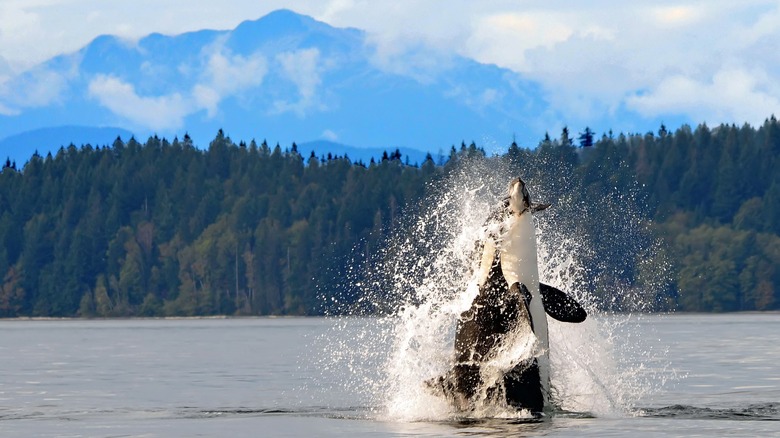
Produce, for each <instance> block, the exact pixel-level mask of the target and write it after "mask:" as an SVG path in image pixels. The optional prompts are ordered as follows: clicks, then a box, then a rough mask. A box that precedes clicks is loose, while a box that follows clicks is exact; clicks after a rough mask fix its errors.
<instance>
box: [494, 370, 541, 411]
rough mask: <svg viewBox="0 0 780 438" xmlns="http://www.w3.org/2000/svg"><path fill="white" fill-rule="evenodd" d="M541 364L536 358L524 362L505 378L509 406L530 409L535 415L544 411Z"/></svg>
mask: <svg viewBox="0 0 780 438" xmlns="http://www.w3.org/2000/svg"><path fill="white" fill-rule="evenodd" d="M540 381H541V377H540V376H539V364H538V363H537V361H536V358H534V359H529V360H527V361H523V362H521V363H520V364H518V365H517V366H516V367H515V368H514V369H513V370H512V371H510V372H508V373H507V374H506V375H505V376H504V391H505V395H506V402H507V404H508V405H511V406H514V407H516V408H523V409H528V410H529V411H531V413H533V414H540V413H541V412H543V411H544V395H543V394H542V387H541V385H540V384H539V382H540Z"/></svg>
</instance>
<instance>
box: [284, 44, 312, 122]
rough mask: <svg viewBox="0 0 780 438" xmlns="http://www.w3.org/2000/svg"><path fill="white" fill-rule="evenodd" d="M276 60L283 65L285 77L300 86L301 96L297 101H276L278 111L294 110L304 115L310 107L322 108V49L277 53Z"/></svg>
mask: <svg viewBox="0 0 780 438" xmlns="http://www.w3.org/2000/svg"><path fill="white" fill-rule="evenodd" d="M276 61H277V62H278V63H279V65H280V66H281V68H282V71H283V72H284V75H285V77H286V78H287V79H289V80H290V81H292V83H294V84H295V85H296V87H298V96H299V99H298V101H297V102H288V101H286V100H277V101H275V102H274V108H275V109H276V111H277V112H280V113H281V112H287V111H292V112H294V113H296V114H298V115H299V116H301V117H303V116H305V115H306V112H307V111H308V110H310V109H320V108H321V105H320V104H319V102H318V99H317V88H318V87H319V86H320V84H321V82H322V79H321V78H320V73H321V70H322V66H321V63H320V51H319V50H318V49H316V48H311V49H302V50H297V51H294V52H285V53H280V54H278V55H276Z"/></svg>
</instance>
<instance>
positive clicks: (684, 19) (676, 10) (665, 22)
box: [650, 5, 703, 26]
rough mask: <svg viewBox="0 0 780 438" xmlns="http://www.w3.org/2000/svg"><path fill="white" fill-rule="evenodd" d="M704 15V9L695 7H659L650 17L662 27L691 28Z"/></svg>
mask: <svg viewBox="0 0 780 438" xmlns="http://www.w3.org/2000/svg"><path fill="white" fill-rule="evenodd" d="M702 15H703V10H702V7H701V6H698V7H697V6H694V5H674V6H658V7H655V8H653V9H652V10H651V13H650V16H651V17H653V18H654V19H655V20H656V21H657V22H658V23H659V24H660V25H662V26H690V25H693V24H695V23H696V21H698V20H699V19H700V18H701V17H702Z"/></svg>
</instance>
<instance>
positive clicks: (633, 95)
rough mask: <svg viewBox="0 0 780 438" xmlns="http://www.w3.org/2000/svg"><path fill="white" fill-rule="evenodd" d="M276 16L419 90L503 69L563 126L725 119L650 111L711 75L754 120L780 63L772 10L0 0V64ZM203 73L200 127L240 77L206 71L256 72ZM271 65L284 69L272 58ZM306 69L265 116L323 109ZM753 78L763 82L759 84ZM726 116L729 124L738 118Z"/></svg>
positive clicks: (530, 1)
mask: <svg viewBox="0 0 780 438" xmlns="http://www.w3.org/2000/svg"><path fill="white" fill-rule="evenodd" d="M282 7H288V8H290V7H292V8H293V9H295V11H297V12H300V13H304V14H308V15H312V16H314V17H315V18H318V19H322V20H325V21H326V22H328V23H330V24H332V25H334V26H340V27H345V26H350V27H357V28H361V29H365V30H366V32H367V35H368V46H367V50H372V51H374V58H373V61H374V62H375V64H376V65H377V66H379V67H381V68H383V69H385V70H388V71H392V72H396V73H399V74H406V75H409V76H411V77H414V78H416V79H417V80H420V81H434V80H436V79H437V77H438V75H439V73H440V72H441V71H442V70H446V69H447V68H448V66H449V63H448V61H449V59H450V58H449V57H450V56H451V54H453V53H457V54H460V55H464V56H468V57H472V58H475V59H478V60H479V61H481V62H485V63H493V64H496V65H499V66H501V67H506V68H510V69H512V70H514V71H517V72H520V73H522V74H523V75H524V77H525V78H527V79H531V80H533V81H536V82H538V83H539V84H541V86H542V89H543V90H544V93H545V99H546V100H547V101H548V102H550V108H551V109H553V110H554V111H553V113H555V114H565V115H575V116H576V117H577V118H578V119H579V120H581V121H584V123H587V120H589V119H592V118H598V117H603V116H604V115H605V114H607V115H610V114H618V113H619V112H621V111H624V110H625V108H629V109H633V110H636V111H639V110H640V109H641V111H642V112H641V114H645V115H650V114H656V113H657V112H658V111H660V110H661V108H666V109H665V111H674V112H675V113H677V114H682V113H684V115H685V116H686V117H689V118H690V119H691V120H693V121H699V120H703V119H704V118H705V117H717V116H718V115H719V114H724V117H725V116H726V115H725V114H726V112H724V111H725V110H723V109H722V105H720V104H718V102H717V101H715V100H713V99H709V100H707V99H698V100H697V104H696V105H690V104H685V102H682V101H680V100H679V99H678V101H677V102H676V103H672V102H673V100H672V99H671V97H669V98H667V99H662V98H663V97H664V96H666V94H668V93H669V92H667V91H664V90H666V89H667V88H668V89H671V88H673V87H682V85H683V82H684V80H688V81H690V84H698V88H696V90H698V91H702V90H710V91H712V90H713V88H712V87H713V84H715V83H716V79H715V78H716V75H718V74H719V72H720V74H723V73H722V72H724V71H734V70H742V71H744V72H747V74H748V75H749V76H751V77H753V76H755V78H754V81H755V82H754V83H752V88H751V84H749V83H747V82H744V83H742V88H741V89H740V90H741V91H742V92H745V93H748V94H747V95H748V96H750V97H752V98H755V99H758V100H757V102H758V103H759V105H748V106H749V107H751V108H759V109H760V110H761V111H764V110H765V109H766V108H769V107H771V106H772V105H773V102H774V100H776V99H777V98H778V96H779V95H780V92H778V91H777V87H778V85H773V84H777V83H778V81H777V78H778V77H780V59H779V58H778V57H777V56H774V53H775V52H777V50H776V47H777V41H779V40H780V3H778V1H777V0H745V1H741V2H734V1H730V0H709V1H707V2H702V1H700V0H676V1H674V2H658V1H655V0H637V1H633V2H622V1H617V0H593V1H591V2H587V3H571V2H560V1H557V0H549V1H541V0H524V1H522V2H516V1H490V2H473V1H470V0H449V1H447V2H444V1H433V0H406V1H404V2H397V1H389V0H327V1H321V0H298V1H296V2H295V3H294V4H293V5H291V3H290V2H289V1H286V0H267V1H263V2H257V1H256V0H231V1H230V2H227V3H224V2H223V3H215V4H213V5H211V4H209V5H204V6H203V7H198V8H192V7H191V3H190V2H187V1H185V0H167V1H165V2H162V3H161V2H159V1H157V0H136V1H134V2H110V3H109V2H104V1H100V0H2V2H0V56H2V57H4V58H5V59H6V60H7V61H8V62H9V64H10V67H11V69H12V70H13V71H14V72H19V71H21V70H25V69H29V68H30V67H31V66H33V65H35V64H36V63H38V62H40V61H42V60H44V59H47V58H49V57H50V56H53V55H55V54H59V53H64V52H69V51H74V50H76V49H78V48H80V47H82V46H83V45H84V44H86V43H87V42H88V41H89V40H91V39H92V38H94V37H95V36H96V35H98V34H103V33H111V34H116V33H118V32H119V33H121V34H122V35H124V36H127V37H130V38H138V37H140V36H142V35H145V34H148V33H150V32H153V31H157V32H164V33H167V34H175V33H181V32H185V31H191V30H197V29H203V28H210V29H230V28H233V27H235V26H236V25H237V24H238V23H239V22H241V21H243V20H246V19H254V18H257V17H261V16H262V15H264V14H266V13H268V12H270V11H272V10H274V9H278V8H282ZM85 20H86V22H85ZM220 56H222V58H220ZM309 56H311V55H309ZM320 58H321V55H320ZM213 61H214V64H213V65H212V64H209V63H208V62H207V63H206V64H204V65H203V70H200V71H199V70H198V68H197V66H190V67H189V68H190V72H191V74H192V75H193V76H191V77H198V75H199V74H200V73H201V72H203V76H202V77H200V79H199V81H198V84H197V85H194V86H193V87H192V89H190V90H189V91H181V94H182V98H183V99H185V98H186V99H190V100H191V102H192V105H193V106H194V107H195V108H200V109H201V110H203V109H205V110H206V111H208V113H209V115H210V116H214V115H215V114H216V113H218V110H219V103H220V102H222V101H223V100H224V99H225V98H226V97H227V96H231V95H233V96H235V95H237V92H233V91H230V90H229V89H226V88H223V87H222V86H220V85H219V84H225V83H230V81H231V80H233V81H237V82H238V83H242V82H241V81H242V77H241V76H235V75H233V76H231V75H230V74H227V75H224V76H220V75H219V74H215V75H214V76H213V77H206V76H207V72H208V69H209V68H213V69H215V70H217V71H218V70H219V68H220V62H223V63H224V65H222V66H223V67H226V68H227V70H225V71H233V72H234V73H231V74H238V73H241V72H242V70H240V69H231V67H237V66H239V65H243V66H244V67H246V68H248V69H249V70H252V69H254V70H255V71H260V69H261V68H260V64H254V65H253V64H252V59H250V57H247V58H246V59H243V60H242V59H236V58H234V57H233V55H231V54H229V53H224V52H222V53H221V54H220V55H217V56H216V57H215V58H214V59H213ZM269 61H272V62H279V63H280V65H282V64H283V62H282V60H281V59H275V60H269ZM242 62H243V64H242ZM286 62H288V64H289V63H296V62H304V61H303V60H297V59H296V60H293V58H290V59H289V60H287V61H286ZM309 62H313V64H312V65H316V64H317V63H319V64H320V65H319V67H318V68H319V70H317V69H315V70H314V72H315V76H312V77H311V78H308V79H305V80H304V79H302V78H300V77H295V74H293V75H291V76H290V79H291V80H292V81H293V82H295V84H296V86H298V88H299V98H298V100H297V101H279V102H277V104H278V105H277V106H276V110H277V111H294V112H296V113H298V114H305V113H306V112H307V111H310V110H312V109H313V108H317V107H318V105H321V102H322V101H323V99H322V96H321V95H320V94H321V92H322V91H321V90H320V87H321V83H320V82H321V80H320V78H321V75H322V65H321V62H322V59H318V60H317V59H314V60H311V59H310V60H309ZM756 72H762V74H765V75H766V76H767V77H769V78H774V80H773V81H765V80H764V79H762V78H761V77H760V75H758V76H756V75H757V73H756ZM220 78H224V81H223V80H221V79H220ZM296 81H297V82H296ZM306 81H308V83H307V82H306ZM0 82H2V80H0ZM6 83H9V82H8V81H6ZM244 84H245V85H244V86H245V87H249V86H255V85H249V84H247V83H245V82H244ZM690 84H689V85H690ZM665 87H666V88H665ZM0 88H2V85H0ZM693 88H694V86H693V85H690V86H689V87H688V88H687V89H693ZM637 90H645V91H644V93H642V94H638V93H637ZM665 93H666V94H665ZM31 95H37V96H38V98H37V99H38V101H39V102H43V101H46V100H47V99H46V97H47V96H48V97H49V98H52V99H54V100H52V101H56V95H57V93H56V92H49V93H47V92H44V90H39V92H38V93H37V94H36V93H31ZM307 96H309V97H307ZM186 99H185V100H186ZM307 99H308V100H307ZM653 99H655V100H653ZM732 100H734V99H733V98H732ZM743 101H744V100H743ZM662 102H669V103H664V104H662ZM19 108H22V107H21V106H19V105H17V104H16V103H14V102H11V101H10V100H9V98H8V93H7V92H6V93H5V94H0V111H5V112H6V113H7V112H9V111H11V110H18V109H19ZM653 108H656V109H653ZM741 111H744V112H747V110H741ZM756 111H758V109H756ZM728 113H729V114H734V115H737V111H736V110H732V111H730V112H728ZM743 116H744V115H743ZM764 116H766V115H764ZM708 122H710V123H717V122H718V120H712V121H710V120H708ZM572 123H576V122H572ZM616 128H618V129H619V127H616Z"/></svg>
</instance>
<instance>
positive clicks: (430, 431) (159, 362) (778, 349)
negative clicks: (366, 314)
mask: <svg viewBox="0 0 780 438" xmlns="http://www.w3.org/2000/svg"><path fill="white" fill-rule="evenodd" d="M336 324H339V322H338V321H336V320H329V319H317V318H294V319H227V320H122V321H78V320H74V321H15V320H14V321H0V373H1V374H0V437H198V436H203V437H267V436H269V437H270V436H274V437H276V436H278V437H285V436H375V437H384V436H475V435H476V436H480V435H482V436H629V435H630V436H634V437H637V436H780V314H736V315H673V316H644V317H642V318H639V320H638V321H636V322H635V329H634V330H633V331H632V332H631V333H633V335H632V336H630V337H627V338H626V339H621V337H620V336H616V339H615V341H614V342H616V343H619V342H637V343H642V344H643V345H644V346H645V347H646V348H639V349H637V351H659V352H664V353H663V357H659V358H647V357H646V356H641V355H640V356H638V357H636V358H630V357H627V358H623V359H624V360H625V362H626V363H630V362H632V361H635V362H636V361H647V362H648V365H647V366H648V373H649V375H650V376H651V378H652V379H655V380H656V381H655V385H654V386H656V390H654V391H651V393H649V394H647V395H644V396H643V397H642V398H640V400H639V401H638V402H637V403H636V406H629V407H627V412H625V413H624V414H615V415H610V416H602V417H592V416H588V415H566V414H563V415H558V416H554V417H553V418H552V419H549V420H547V421H544V422H540V423H522V422H520V421H517V420H501V419H494V420H490V419H486V420H469V421H455V420H447V421H428V422H424V421H421V422H403V421H392V420H389V419H387V418H384V417H383V416H382V415H381V414H379V412H381V410H382V407H381V406H376V405H375V403H376V402H373V401H372V400H374V399H373V398H371V397H368V396H366V395H365V393H363V392H360V391H354V385H352V386H350V385H348V384H344V383H345V382H348V380H349V379H350V376H352V375H355V374H360V375H362V376H366V375H372V373H375V375H376V376H377V378H379V376H380V375H381V370H378V369H376V370H375V369H362V370H355V369H349V367H347V366H344V367H343V368H340V367H339V366H332V367H327V368H324V367H323V366H322V364H323V363H324V362H323V361H322V360H321V359H322V356H323V355H331V354H333V355H335V354H338V353H339V352H338V351H332V350H329V348H328V347H329V346H328V345H322V344H323V339H329V337H333V336H345V337H349V336H350V333H349V331H348V330H340V331H333V330H332V328H333V327H334V325H336ZM354 324H356V325H359V326H362V328H363V329H365V328H366V327H368V328H369V331H370V328H371V327H372V325H373V324H374V320H371V319H365V320H356V321H355V322H354ZM377 327H378V328H377V329H379V327H380V326H379V325H377ZM326 334H327V335H326ZM334 345H335V344H334ZM338 345H339V347H338V348H345V347H344V345H349V342H347V343H338ZM656 359H657V360H656ZM326 362H327V361H326ZM330 362H331V363H332V362H333V361H330ZM336 363H338V362H337V361H336ZM659 363H660V364H664V367H663V368H664V369H663V370H661V371H659V370H658V369H657V366H658V365H657V364H659ZM363 365H364V366H365V367H367V368H371V367H375V365H372V364H368V363H366V364H363ZM353 366H354V365H353ZM350 387H352V389H347V388H350Z"/></svg>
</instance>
